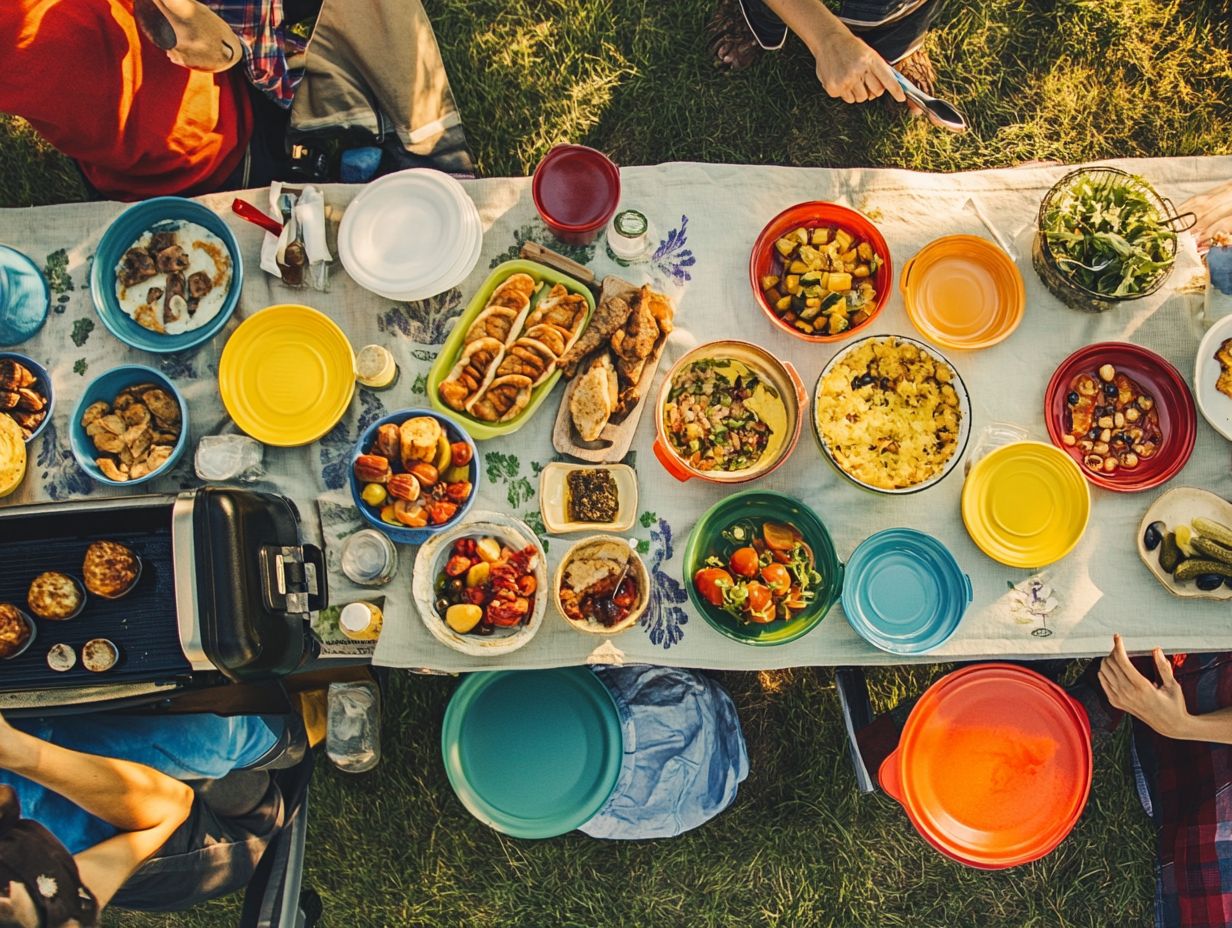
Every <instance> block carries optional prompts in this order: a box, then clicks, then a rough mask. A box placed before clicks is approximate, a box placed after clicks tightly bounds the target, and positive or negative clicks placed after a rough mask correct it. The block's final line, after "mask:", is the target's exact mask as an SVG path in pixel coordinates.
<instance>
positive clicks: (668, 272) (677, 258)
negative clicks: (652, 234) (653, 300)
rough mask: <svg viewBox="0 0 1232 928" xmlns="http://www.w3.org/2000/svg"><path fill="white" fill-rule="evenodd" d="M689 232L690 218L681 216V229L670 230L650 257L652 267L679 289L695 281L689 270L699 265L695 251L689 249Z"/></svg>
mask: <svg viewBox="0 0 1232 928" xmlns="http://www.w3.org/2000/svg"><path fill="white" fill-rule="evenodd" d="M688 230H689V217H688V216H681V217H680V228H678V229H671V230H669V231H668V233H667V237H666V238H664V239H663V240H661V241H660V242H659V247H658V248H656V249H655V250H654V253H653V254H652V255H651V256H650V266H651V267H652V268H654V269H655V270H656V271H657V272H659V273H660V274H663V275H665V276H666V277H667V279H668V280H670V281H671V282H672V283H674V284H676V286H678V287H680V286H684V284H685V283H687V282H688V281H690V280H692V279H693V275H692V274H690V273H689V268H691V267H692V266H693V265H695V264H696V263H697V257H696V256H695V255H694V254H693V249H691V248H689V247H687V246H688V241H689V231H688Z"/></svg>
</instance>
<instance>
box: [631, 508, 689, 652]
mask: <svg viewBox="0 0 1232 928" xmlns="http://www.w3.org/2000/svg"><path fill="white" fill-rule="evenodd" d="M642 525H643V526H644V527H649V528H650V545H649V551H650V555H651V556H650V564H649V565H648V566H649V569H650V605H649V606H648V607H647V608H646V612H645V614H644V615H643V616H642V617H641V619H640V620H639V622H638V624H640V625H641V627H642V630H643V631H645V632H646V636H647V637H648V638H649V639H650V642H651V644H655V645H658V646H660V647H662V648H663V650H665V651H666V650H668V649H669V648H671V647H672V646H674V645H677V644H680V642H681V641H683V640H684V626H685V625H687V624H688V622H689V615H688V613H687V612H685V611H684V609H683V608H682V606H683V604H684V603H685V602H686V601H687V600H688V598H689V596H688V593H686V592H685V589H684V587H683V586H681V584H680V581H679V580H677V579H676V578H675V577H672V576H670V575H669V574H668V573H667V571H665V570H664V569H663V565H664V564H666V563H667V562H668V561H670V560H671V559H672V527H671V526H670V525H668V523H667V520H666V519H657V518H655V514H654V513H643V514H642Z"/></svg>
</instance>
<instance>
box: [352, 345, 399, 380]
mask: <svg viewBox="0 0 1232 928" xmlns="http://www.w3.org/2000/svg"><path fill="white" fill-rule="evenodd" d="M355 379H356V380H358V381H359V385H360V386H361V387H364V388H366V389H368V390H388V389H389V388H390V387H392V386H393V385H394V384H395V383H397V382H398V362H397V361H395V360H394V356H393V352H391V351H390V350H389V349H388V348H385V347H384V346H382V345H365V346H364V347H363V348H361V349H359V354H357V355H356V356H355Z"/></svg>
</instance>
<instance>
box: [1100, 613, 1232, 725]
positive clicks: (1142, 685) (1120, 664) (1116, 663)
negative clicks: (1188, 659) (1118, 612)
mask: <svg viewBox="0 0 1232 928" xmlns="http://www.w3.org/2000/svg"><path fill="white" fill-rule="evenodd" d="M1152 657H1153V658H1154V660H1155V669H1156V670H1157V671H1158V673H1159V679H1160V683H1159V685H1158V686H1157V685H1156V684H1154V683H1152V682H1151V681H1150V680H1148V679H1147V678H1146V677H1144V676H1143V675H1142V674H1141V673H1139V672H1138V668H1136V667H1135V666H1134V665H1133V664H1132V663H1131V662H1130V659H1129V655H1128V654H1127V653H1126V652H1125V642H1123V641H1122V640H1121V636H1120V635H1115V636H1113V639H1112V653H1110V654H1109V655H1108V656H1107V657H1105V658H1104V659H1103V660H1102V661H1101V662H1100V665H1099V682H1100V685H1101V686H1103V688H1104V692H1105V693H1106V694H1107V696H1108V701H1109V702H1110V703H1112V705H1113V706H1114V707H1115V708H1117V709H1121V710H1122V711H1124V712H1128V713H1129V714H1130V715H1132V716H1133V717H1134V718H1136V719H1138V720H1139V721H1141V722H1143V723H1144V724H1146V725H1148V726H1150V727H1151V728H1153V729H1154V730H1155V731H1157V732H1159V734H1161V735H1163V736H1164V737H1165V738H1175V739H1176V740H1178V741H1210V742H1213V743H1215V744H1232V707H1228V708H1225V709H1217V710H1216V711H1214V712H1208V713H1206V714H1205V715H1194V714H1192V713H1191V712H1190V711H1189V708H1188V707H1187V706H1186V705H1185V694H1184V693H1183V692H1182V690H1181V685H1180V684H1179V683H1177V682H1176V678H1175V677H1174V676H1173V675H1172V665H1171V664H1169V663H1168V659H1167V658H1166V657H1164V653H1163V651H1161V650H1160V649H1159V648H1156V649H1155V650H1154V652H1153V653H1152Z"/></svg>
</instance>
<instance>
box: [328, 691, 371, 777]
mask: <svg viewBox="0 0 1232 928" xmlns="http://www.w3.org/2000/svg"><path fill="white" fill-rule="evenodd" d="M326 706H327V711H326V731H325V756H326V757H328V758H329V759H330V761H331V762H332V763H333V765H334V766H335V767H337V768H338V769H339V770H341V771H342V772H343V773H363V772H365V771H367V770H371V769H372V768H373V767H375V766H376V765H377V763H378V762H379V761H380V759H381V691H380V690H378V689H377V687H376V684H375V683H372V682H370V681H363V682H360V683H331V684H330V685H329V693H328V695H327V696H326Z"/></svg>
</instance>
